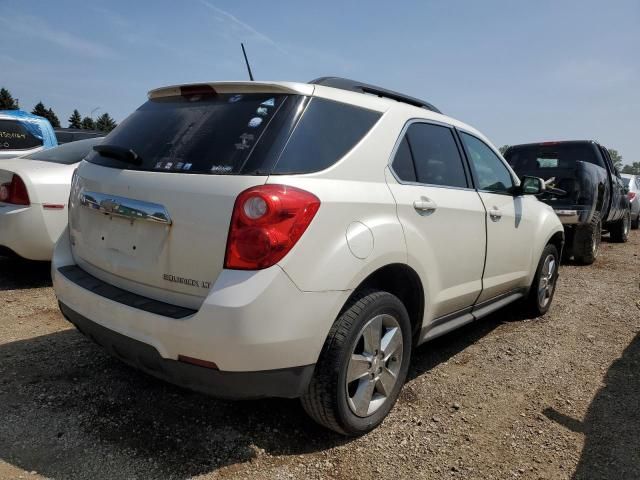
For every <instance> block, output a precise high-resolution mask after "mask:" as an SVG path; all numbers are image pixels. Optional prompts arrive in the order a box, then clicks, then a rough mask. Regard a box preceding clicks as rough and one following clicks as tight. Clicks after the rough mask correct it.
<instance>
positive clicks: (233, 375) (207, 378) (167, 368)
mask: <svg viewBox="0 0 640 480" xmlns="http://www.w3.org/2000/svg"><path fill="white" fill-rule="evenodd" d="M60 310H61V311H62V314H63V315H64V316H65V318H66V319H67V320H69V321H70V322H71V323H73V324H74V325H75V326H76V327H77V328H78V330H80V331H81V332H82V333H83V334H84V335H86V336H87V337H89V338H90V339H92V340H93V341H94V342H96V343H97V344H98V345H100V346H102V347H104V348H105V349H106V350H107V351H108V352H109V353H110V354H111V355H113V356H114V357H117V358H118V359H120V360H122V361H123V362H124V363H126V364H128V365H130V366H132V367H134V368H137V369H139V370H142V371H143V372H145V373H147V374H149V375H152V376H154V377H156V378H159V379H161V380H165V381H167V382H169V383H172V384H174V385H178V386H181V387H184V388H189V389H191V390H195V391H197V392H201V393H205V394H207V395H212V396H215V397H219V398H226V399H246V398H262V397H285V398H296V397H299V396H301V395H302V394H303V393H304V391H305V390H306V388H307V386H308V385H309V381H310V380H311V376H312V375H313V369H314V367H315V365H306V366H302V367H292V368H283V369H278V370H264V371H257V372H221V371H219V370H214V369H211V368H205V367H200V366H197V365H191V364H188V363H183V362H180V361H177V360H171V359H166V358H162V357H161V356H160V354H159V353H158V351H157V350H156V349H155V348H153V347H152V346H150V345H147V344H145V343H143V342H139V341H137V340H134V339H132V338H129V337H127V336H125V335H122V334H119V333H117V332H114V331H113V330H109V329H108V328H105V327H103V326H101V325H99V324H97V323H95V322H92V321H91V320H89V319H88V318H86V317H83V316H82V315H80V314H79V313H78V312H75V311H73V310H72V309H70V308H69V307H67V306H66V305H65V304H63V303H60Z"/></svg>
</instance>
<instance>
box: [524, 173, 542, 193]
mask: <svg viewBox="0 0 640 480" xmlns="http://www.w3.org/2000/svg"><path fill="white" fill-rule="evenodd" d="M520 189H521V192H522V195H539V194H541V193H542V192H544V191H545V190H546V189H547V186H546V185H545V183H544V180H543V179H541V178H540V177H529V176H524V177H522V183H521V184H520Z"/></svg>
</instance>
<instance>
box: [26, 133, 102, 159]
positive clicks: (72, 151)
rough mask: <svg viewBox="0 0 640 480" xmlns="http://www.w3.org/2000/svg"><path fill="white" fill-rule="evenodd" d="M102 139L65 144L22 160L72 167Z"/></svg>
mask: <svg viewBox="0 0 640 480" xmlns="http://www.w3.org/2000/svg"><path fill="white" fill-rule="evenodd" d="M101 140H102V138H90V139H87V140H78V141H77V142H70V143H65V144H64V145H61V146H59V147H54V148H49V149H47V150H41V151H39V152H36V153H32V154H31V155H27V156H25V157H22V158H26V159H29V160H38V161H41V162H51V163H61V164H64V165H72V164H74V163H78V162H81V161H82V159H83V158H84V157H86V156H87V155H89V153H90V152H91V148H92V147H93V146H94V145H97V144H98V143H100V141H101Z"/></svg>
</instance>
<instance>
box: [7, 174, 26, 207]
mask: <svg viewBox="0 0 640 480" xmlns="http://www.w3.org/2000/svg"><path fill="white" fill-rule="evenodd" d="M0 202H3V203H10V204H12V205H29V203H30V202H29V193H27V187H26V185H25V184H24V182H23V181H22V179H21V178H20V177H19V176H18V175H14V176H13V177H12V178H11V182H9V183H3V184H2V185H0Z"/></svg>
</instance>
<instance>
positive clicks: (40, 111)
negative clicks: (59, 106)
mask: <svg viewBox="0 0 640 480" xmlns="http://www.w3.org/2000/svg"><path fill="white" fill-rule="evenodd" d="M31 113H33V114H34V115H38V116H39V117H44V118H47V115H48V113H49V111H48V110H47V107H45V106H44V103H42V102H38V103H36V106H35V107H33V110H31Z"/></svg>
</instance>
